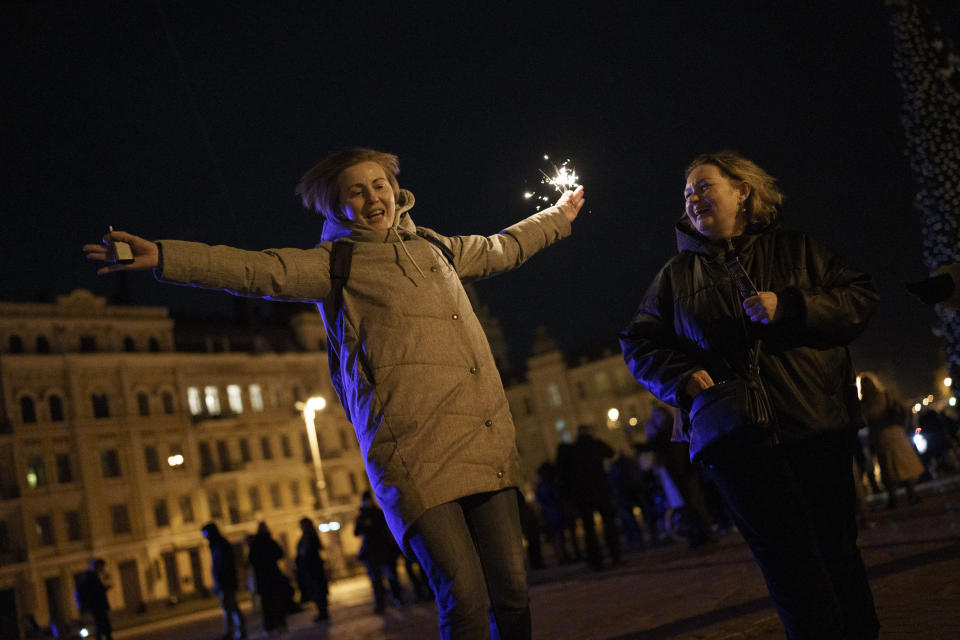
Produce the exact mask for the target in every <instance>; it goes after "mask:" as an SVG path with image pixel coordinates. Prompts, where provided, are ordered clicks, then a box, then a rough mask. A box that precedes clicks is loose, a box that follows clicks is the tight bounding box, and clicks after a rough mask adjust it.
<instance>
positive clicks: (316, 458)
mask: <svg viewBox="0 0 960 640" xmlns="http://www.w3.org/2000/svg"><path fill="white" fill-rule="evenodd" d="M326 406H327V401H326V399H325V398H324V397H323V396H314V397H312V398H310V399H309V400H307V401H306V402H303V403H300V402H298V403H297V408H298V409H300V411H301V412H302V413H303V422H304V424H305V425H306V427H307V440H308V441H309V442H310V457H311V458H312V459H313V475H314V481H315V482H316V484H317V496H318V497H319V498H320V506H321V507H325V506H326V505H327V483H326V481H325V480H324V479H323V463H322V462H321V460H320V443H319V441H318V439H317V425H316V422H315V418H316V415H317V412H318V411H323V409H324V408H325V407H326Z"/></svg>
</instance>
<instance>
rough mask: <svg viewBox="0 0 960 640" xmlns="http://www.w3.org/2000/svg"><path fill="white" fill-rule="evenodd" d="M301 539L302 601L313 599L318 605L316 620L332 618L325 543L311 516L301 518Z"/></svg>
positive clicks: (298, 545)
mask: <svg viewBox="0 0 960 640" xmlns="http://www.w3.org/2000/svg"><path fill="white" fill-rule="evenodd" d="M300 532H301V535H300V540H299V541H298V542H297V558H296V567H297V584H298V585H299V587H300V602H304V601H307V600H309V601H312V602H313V603H314V604H316V605H317V615H316V617H315V618H314V619H313V621H314V622H323V621H325V620H329V619H330V611H329V608H328V604H327V596H328V595H329V586H328V583H327V569H326V567H325V566H324V564H323V555H322V554H321V552H322V551H323V543H321V542H320V534H318V533H317V528H316V527H315V526H314V524H313V521H312V520H311V519H310V518H301V519H300Z"/></svg>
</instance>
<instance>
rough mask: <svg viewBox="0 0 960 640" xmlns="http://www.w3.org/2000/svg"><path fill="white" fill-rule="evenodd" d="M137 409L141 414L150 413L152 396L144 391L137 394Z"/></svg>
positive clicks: (146, 414)
mask: <svg viewBox="0 0 960 640" xmlns="http://www.w3.org/2000/svg"><path fill="white" fill-rule="evenodd" d="M137 410H138V411H139V412H140V415H141V416H148V415H150V397H149V396H148V395H147V394H146V393H144V392H143V391H141V392H140V393H138V394H137Z"/></svg>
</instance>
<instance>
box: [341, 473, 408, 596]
mask: <svg viewBox="0 0 960 640" xmlns="http://www.w3.org/2000/svg"><path fill="white" fill-rule="evenodd" d="M353 535H355V536H363V542H362V543H360V551H358V552H357V559H358V560H359V561H360V562H362V563H363V565H364V566H365V567H366V568H367V576H369V577H370V586H371V587H373V611H374V613H383V612H384V611H385V610H386V598H387V588H386V587H385V586H384V584H383V581H384V579H386V580H387V582H388V583H389V585H390V594H391V596H393V604H394V606H396V607H398V608H399V607H402V606H403V588H402V587H401V586H400V580H399V578H398V577H397V556H399V555H400V548H399V547H398V546H397V543H396V542H395V541H394V539H393V537H392V536H391V535H390V529H389V527H387V519H386V518H385V517H384V515H383V511H382V510H381V509H380V507H378V506H377V505H376V503H375V502H374V501H373V494H372V493H371V492H369V491H364V492H363V495H362V496H361V499H360V512H359V513H358V514H357V519H356V521H355V522H354V525H353Z"/></svg>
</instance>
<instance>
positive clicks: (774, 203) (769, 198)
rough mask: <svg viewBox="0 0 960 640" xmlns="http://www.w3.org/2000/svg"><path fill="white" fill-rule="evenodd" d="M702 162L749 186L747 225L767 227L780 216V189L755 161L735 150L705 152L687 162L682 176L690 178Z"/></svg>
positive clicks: (744, 205)
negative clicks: (691, 173) (688, 163)
mask: <svg viewBox="0 0 960 640" xmlns="http://www.w3.org/2000/svg"><path fill="white" fill-rule="evenodd" d="M704 164H712V165H713V166H715V167H717V168H718V169H720V173H722V174H723V175H724V176H726V177H727V178H729V179H730V180H734V181H737V182H741V181H742V182H746V183H747V184H748V185H750V195H749V196H747V199H746V200H744V202H743V207H744V211H745V213H746V216H747V224H748V225H749V226H752V227H754V228H758V227H767V226H769V225H771V224H773V223H774V222H776V221H777V219H778V218H779V217H780V208H781V207H782V206H783V192H782V191H780V189H779V188H778V187H777V184H776V183H777V179H776V178H774V177H773V176H771V175H770V174H769V173H767V172H766V171H764V170H763V169H761V168H760V166H759V165H758V164H757V163H755V162H753V161H752V160H748V159H747V158H744V157H743V156H742V155H740V154H739V153H737V152H736V151H716V152H713V153H704V154H701V155H699V156H697V157H696V159H694V161H693V162H691V163H690V166H688V167H687V170H686V172H685V173H684V179H686V178H689V177H690V172H691V171H693V170H694V169H696V168H697V167H699V166H701V165H704Z"/></svg>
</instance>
